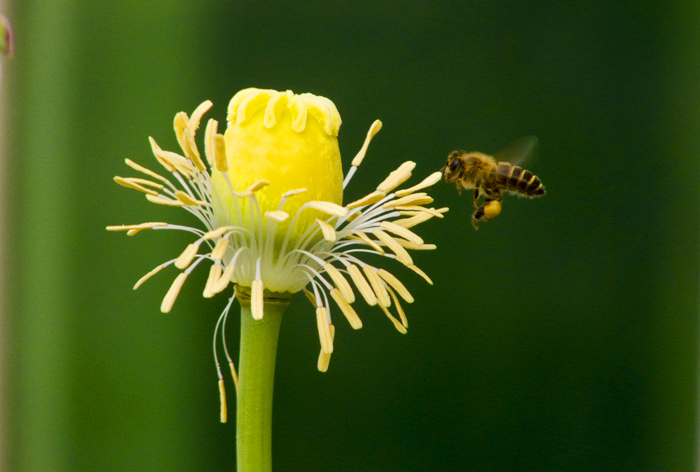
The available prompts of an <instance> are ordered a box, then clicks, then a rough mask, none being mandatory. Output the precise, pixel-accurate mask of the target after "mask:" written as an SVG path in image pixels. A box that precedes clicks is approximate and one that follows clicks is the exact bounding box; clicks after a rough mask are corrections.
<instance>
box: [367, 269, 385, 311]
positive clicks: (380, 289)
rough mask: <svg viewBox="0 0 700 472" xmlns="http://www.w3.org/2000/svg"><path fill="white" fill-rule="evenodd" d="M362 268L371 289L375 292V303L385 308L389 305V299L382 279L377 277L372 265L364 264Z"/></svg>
mask: <svg viewBox="0 0 700 472" xmlns="http://www.w3.org/2000/svg"><path fill="white" fill-rule="evenodd" d="M362 270H363V271H364V273H365V275H366V276H367V280H369V283H370V285H372V290H374V293H376V294H377V303H378V304H379V306H382V307H385V308H386V307H389V306H391V299H390V298H389V294H388V293H387V291H386V288H384V283H383V282H382V279H381V278H379V275H377V269H375V268H374V267H372V266H364V267H363V268H362Z"/></svg>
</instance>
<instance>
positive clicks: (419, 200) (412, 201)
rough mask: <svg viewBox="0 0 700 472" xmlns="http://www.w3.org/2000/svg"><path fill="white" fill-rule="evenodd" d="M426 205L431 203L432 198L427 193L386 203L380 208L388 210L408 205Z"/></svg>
mask: <svg viewBox="0 0 700 472" xmlns="http://www.w3.org/2000/svg"><path fill="white" fill-rule="evenodd" d="M428 203H433V198H432V197H430V196H429V195H428V194H427V193H423V192H419V193H413V194H411V195H407V196H405V197H402V198H397V199H396V200H391V201H389V202H386V203H385V204H384V205H382V208H385V209H389V208H398V207H400V206H409V205H413V206H417V205H427V204H428Z"/></svg>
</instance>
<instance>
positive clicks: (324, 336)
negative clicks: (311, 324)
mask: <svg viewBox="0 0 700 472" xmlns="http://www.w3.org/2000/svg"><path fill="white" fill-rule="evenodd" d="M330 326H331V325H330V324H329V323H327V322H326V307H323V306H321V307H318V308H316V327H317V328H318V338H319V340H320V341H321V352H323V353H325V354H331V353H332V352H333V338H332V336H331V329H330Z"/></svg>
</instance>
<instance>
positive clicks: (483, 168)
mask: <svg viewBox="0 0 700 472" xmlns="http://www.w3.org/2000/svg"><path fill="white" fill-rule="evenodd" d="M536 148H537V138H536V137H534V136H526V137H524V138H520V139H518V140H516V141H514V142H513V143H511V144H510V145H508V146H507V147H506V148H504V149H503V150H502V151H499V152H498V153H496V154H494V155H493V157H491V156H489V155H486V154H483V153H480V152H465V151H452V152H451V153H450V155H449V156H447V163H446V164H445V166H444V167H443V168H442V174H443V175H444V176H445V182H447V183H450V182H455V184H456V185H457V191H458V192H459V193H460V194H461V193H462V187H464V188H465V189H472V188H473V189H474V208H476V209H475V210H474V213H472V224H473V225H474V228H475V229H479V228H478V226H477V225H478V223H479V221H483V220H486V219H488V218H495V217H496V216H498V215H499V214H500V213H501V202H502V201H503V193H504V192H510V193H514V194H516V195H522V196H525V197H530V198H532V197H539V196H541V195H544V194H545V191H544V186H543V185H542V182H541V181H540V179H539V178H537V176H536V175H534V174H533V173H532V172H530V171H529V170H525V169H523V168H521V167H518V166H517V165H513V164H510V163H508V162H503V161H505V160H509V161H512V162H514V163H516V164H517V163H519V162H520V161H522V160H524V159H526V158H527V157H529V156H531V155H532V154H533V153H534V151H535V149H536ZM482 195H483V197H484V198H483V200H482V201H481V203H479V201H480V197H481V196H482Z"/></svg>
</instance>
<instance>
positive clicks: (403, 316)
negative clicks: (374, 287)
mask: <svg viewBox="0 0 700 472" xmlns="http://www.w3.org/2000/svg"><path fill="white" fill-rule="evenodd" d="M386 289H387V291H388V292H389V295H391V299H392V300H394V306H396V311H397V312H398V313H399V317H400V318H401V324H402V325H403V327H404V328H408V318H406V313H404V311H403V307H402V306H401V303H399V298H398V297H397V296H396V294H395V293H394V291H393V290H392V289H391V287H387V288H386Z"/></svg>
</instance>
